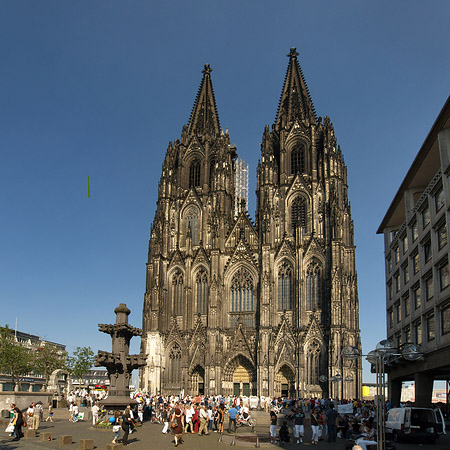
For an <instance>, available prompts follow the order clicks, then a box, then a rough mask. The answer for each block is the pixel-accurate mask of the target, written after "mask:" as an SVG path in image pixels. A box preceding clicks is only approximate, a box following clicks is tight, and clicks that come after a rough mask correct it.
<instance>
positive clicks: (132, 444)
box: [0, 408, 450, 450]
mask: <svg viewBox="0 0 450 450" xmlns="http://www.w3.org/2000/svg"><path fill="white" fill-rule="evenodd" d="M81 410H83V408H82V409H81ZM252 415H253V416H254V417H255V419H256V420H257V423H258V425H257V427H256V429H255V433H252V432H251V431H250V429H249V428H239V429H238V432H237V433H236V434H235V435H234V434H229V433H227V432H225V433H224V434H223V436H222V439H221V442H219V439H220V435H219V434H218V433H210V434H209V435H208V436H198V435H197V434H186V435H184V444H182V445H181V446H180V448H181V450H210V449H223V450H224V449H225V448H228V447H230V446H231V445H232V443H233V438H234V443H235V447H236V448H247V449H248V448H255V445H256V439H257V437H258V439H259V445H260V447H261V448H265V449H268V450H270V449H275V448H279V445H275V444H271V443H270V438H269V433H268V430H269V417H268V414H265V413H264V412H261V411H256V412H255V411H254V412H252ZM68 416H69V414H68V411H67V410H65V409H59V410H55V421H54V423H50V422H44V423H42V424H41V427H40V430H39V431H41V432H44V431H49V432H51V433H52V437H53V440H52V441H51V442H49V441H45V442H42V441H40V440H39V437H36V438H31V439H21V440H20V441H18V442H14V441H11V439H12V438H11V437H9V436H8V434H7V433H5V432H4V429H5V427H6V425H4V426H3V425H2V428H1V429H0V449H1V450H15V449H18V450H19V449H27V450H45V449H55V450H56V449H61V448H66V449H68V450H70V449H73V450H75V449H77V450H78V449H79V448H80V444H79V442H80V439H93V440H94V444H95V448H96V449H98V450H105V449H106V445H107V444H109V443H111V441H112V438H113V433H112V431H98V430H94V429H93V428H92V424H91V423H90V422H88V421H79V422H77V423H72V422H69V421H68ZM227 425H228V422H227V421H226V423H225V429H226V426H227ZM161 430H162V425H159V424H151V423H145V424H144V425H143V426H142V427H140V428H139V429H138V431H137V433H133V434H131V435H130V436H129V445H128V447H127V448H128V449H130V450H166V449H171V448H174V444H173V436H172V435H170V434H167V435H164V434H162V433H161ZM305 433H306V436H305V438H304V443H303V444H300V445H296V444H293V443H290V444H285V445H284V448H285V449H288V450H290V449H300V448H306V447H308V448H309V447H311V448H315V449H317V450H325V449H328V450H338V449H339V450H344V449H345V447H346V445H348V444H350V442H348V441H345V440H344V439H338V440H337V442H335V443H328V442H326V441H319V445H315V446H312V445H311V443H310V437H311V430H310V428H309V426H308V425H307V426H306V427H305ZM60 435H71V436H72V438H73V440H72V442H73V443H72V445H66V446H64V447H59V446H58V441H57V439H58V436H60ZM124 448H125V447H124ZM396 448H397V450H409V449H417V450H431V449H433V450H450V435H446V436H443V437H441V439H439V441H438V442H437V443H436V444H435V445H431V444H422V443H419V442H415V441H412V442H405V443H400V444H396Z"/></svg>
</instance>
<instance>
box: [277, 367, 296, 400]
mask: <svg viewBox="0 0 450 450" xmlns="http://www.w3.org/2000/svg"><path fill="white" fill-rule="evenodd" d="M294 379H295V376H294V372H293V371H292V369H291V368H290V367H289V366H287V365H286V364H285V365H283V366H282V367H281V368H280V369H279V370H278V372H277V374H276V376H275V395H276V396H281V397H290V396H293V395H295V388H294V386H295V381H294Z"/></svg>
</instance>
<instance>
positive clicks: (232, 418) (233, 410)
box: [227, 406, 238, 433]
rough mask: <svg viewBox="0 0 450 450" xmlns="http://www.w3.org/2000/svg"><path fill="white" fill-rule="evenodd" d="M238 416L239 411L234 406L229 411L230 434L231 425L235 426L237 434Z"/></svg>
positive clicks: (229, 430) (229, 431)
mask: <svg viewBox="0 0 450 450" xmlns="http://www.w3.org/2000/svg"><path fill="white" fill-rule="evenodd" d="M237 414H238V410H237V409H236V408H235V407H234V406H232V407H231V408H230V409H229V410H228V417H229V418H230V420H229V422H228V430H227V431H228V433H231V425H233V428H234V432H235V433H236V416H237Z"/></svg>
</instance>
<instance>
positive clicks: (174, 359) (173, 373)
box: [168, 343, 181, 384]
mask: <svg viewBox="0 0 450 450" xmlns="http://www.w3.org/2000/svg"><path fill="white" fill-rule="evenodd" d="M168 369H169V373H168V381H169V384H178V383H180V382H181V348H180V346H179V345H178V344H177V343H175V344H174V345H173V346H172V348H171V349H170V352H169V367H168Z"/></svg>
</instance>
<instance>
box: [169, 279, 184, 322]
mask: <svg viewBox="0 0 450 450" xmlns="http://www.w3.org/2000/svg"><path fill="white" fill-rule="evenodd" d="M183 284H184V280H183V274H182V273H181V272H180V271H177V272H176V273H175V274H174V275H173V277H172V295H173V313H174V314H175V315H176V316H181V315H183Z"/></svg>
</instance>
